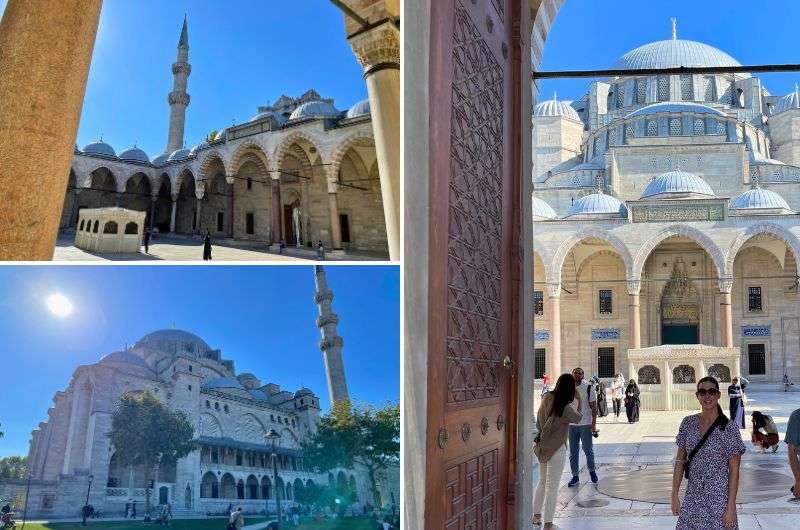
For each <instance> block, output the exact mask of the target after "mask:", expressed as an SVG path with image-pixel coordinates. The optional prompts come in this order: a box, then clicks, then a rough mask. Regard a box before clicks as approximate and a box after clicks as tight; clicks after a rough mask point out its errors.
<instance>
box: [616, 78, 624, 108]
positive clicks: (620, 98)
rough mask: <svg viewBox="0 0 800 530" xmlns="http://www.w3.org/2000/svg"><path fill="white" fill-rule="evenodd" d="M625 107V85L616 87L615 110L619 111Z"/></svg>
mask: <svg viewBox="0 0 800 530" xmlns="http://www.w3.org/2000/svg"><path fill="white" fill-rule="evenodd" d="M624 106H625V85H623V84H619V85H617V108H618V109H621V108H623V107H624Z"/></svg>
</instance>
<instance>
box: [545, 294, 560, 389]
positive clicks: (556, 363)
mask: <svg viewBox="0 0 800 530" xmlns="http://www.w3.org/2000/svg"><path fill="white" fill-rule="evenodd" d="M547 292H548V296H549V301H550V304H549V307H548V309H549V313H550V352H549V353H550V355H549V356H548V359H547V360H548V362H547V363H546V368H547V375H548V376H550V380H551V381H556V380H557V379H558V377H559V376H560V375H561V284H560V283H548V284H547Z"/></svg>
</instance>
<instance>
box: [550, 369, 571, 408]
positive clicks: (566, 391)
mask: <svg viewBox="0 0 800 530" xmlns="http://www.w3.org/2000/svg"><path fill="white" fill-rule="evenodd" d="M551 394H553V414H555V415H556V416H558V417H561V416H563V415H564V407H566V406H567V405H569V404H570V403H572V401H573V400H574V399H575V378H574V377H573V376H572V374H561V375H560V376H559V377H558V381H556V387H555V388H554V389H553V391H552V392H551Z"/></svg>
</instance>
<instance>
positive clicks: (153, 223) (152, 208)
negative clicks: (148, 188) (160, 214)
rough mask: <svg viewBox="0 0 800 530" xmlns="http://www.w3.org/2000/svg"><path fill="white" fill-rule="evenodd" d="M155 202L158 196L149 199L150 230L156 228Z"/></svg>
mask: <svg viewBox="0 0 800 530" xmlns="http://www.w3.org/2000/svg"><path fill="white" fill-rule="evenodd" d="M156 202H158V195H152V196H151V197H150V230H152V229H154V228H155V227H156Z"/></svg>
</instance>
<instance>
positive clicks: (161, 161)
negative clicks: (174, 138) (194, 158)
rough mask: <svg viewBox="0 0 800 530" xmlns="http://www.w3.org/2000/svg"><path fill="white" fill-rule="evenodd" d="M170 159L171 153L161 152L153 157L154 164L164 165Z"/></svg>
mask: <svg viewBox="0 0 800 530" xmlns="http://www.w3.org/2000/svg"><path fill="white" fill-rule="evenodd" d="M167 160H169V153H161V154H160V155H158V156H157V157H155V158H154V159H153V165H154V166H163V165H164V164H166V163H167Z"/></svg>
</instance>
